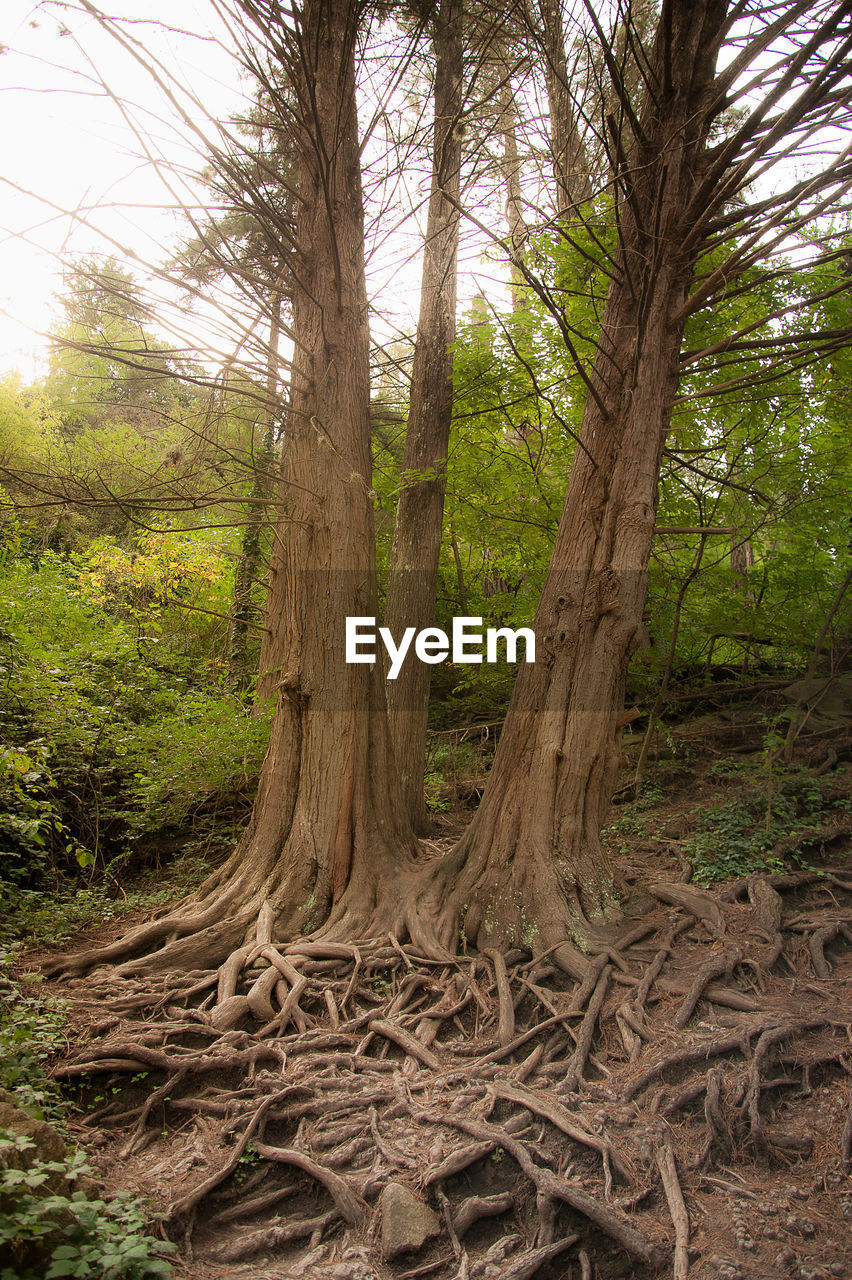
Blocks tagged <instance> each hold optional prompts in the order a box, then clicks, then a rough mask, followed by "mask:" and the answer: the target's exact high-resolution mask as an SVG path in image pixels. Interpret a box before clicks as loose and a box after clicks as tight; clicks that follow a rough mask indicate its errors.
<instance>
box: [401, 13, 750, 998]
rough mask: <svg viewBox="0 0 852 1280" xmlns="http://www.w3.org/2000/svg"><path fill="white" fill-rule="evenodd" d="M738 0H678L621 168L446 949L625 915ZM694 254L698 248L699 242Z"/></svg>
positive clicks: (461, 860) (575, 966)
mask: <svg viewBox="0 0 852 1280" xmlns="http://www.w3.org/2000/svg"><path fill="white" fill-rule="evenodd" d="M725 12H726V0H668V2H667V3H666V4H665V5H664V14H663V17H662V19H661V22H660V30H659V32H658V35H657V39H656V41H655V44H654V46H653V49H652V51H651V54H652V58H653V73H654V75H655V77H656V79H655V83H656V85H657V93H656V96H655V97H652V96H651V95H648V99H647V100H646V104H645V107H644V109H643V112H642V116H641V118H640V121H639V127H637V129H636V131H635V133H634V143H633V146H632V148H631V149H630V151H629V152H627V153H626V154H625V156H624V161H623V164H622V166H621V170H620V173H619V174H618V178H619V183H620V187H621V196H622V198H621V200H620V209H619V221H620V235H619V249H618V253H617V257H616V262H615V269H614V271H613V276H612V279H611V284H610V288H609V293H608V298H607V304H606V311H605V316H604V321H603V326H602V337H601V340H600V343H599V347H598V353H597V357H596V360H595V365H594V369H593V370H592V372H591V375H590V389H589V393H588V396H587V400H586V405H585V411H584V417H583V424H582V430H581V440H580V445H579V447H578V449H577V452H576V454H575V459H574V463H573V466H572V470H571V476H570V480H569V485H568V492H567V496H566V500H565V505H564V508H563V513H562V518H561V522H560V526H559V531H558V534H557V539H556V544H555V547H554V551H553V557H552V560H551V563H550V567H549V570H548V574H547V578H546V581H545V585H544V589H543V592H542V596H541V600H540V603H539V607H538V610H537V613H536V618H535V623H534V629H535V633H536V637H537V644H538V651H537V655H536V657H537V660H536V663H535V665H529V666H527V665H524V666H522V667H521V668H520V672H519V675H518V678H517V682H516V685H515V690H514V694H513V697H512V701H511V704H510V707H509V712H508V716H507V719H506V723H505V727H504V730H503V733H502V736H501V739H500V744H499V747H498V750H497V754H496V757H495V761H494V766H493V769H492V772H491V775H490V777H489V780H488V784H487V786H486V789H485V792H484V794H483V798H482V802H481V805H480V808H479V811H478V812H477V815H476V817H475V819H474V821H473V823H472V824H471V826H470V828H469V829H468V831H467V832H466V833H465V835H464V836H463V837H462V839H461V841H460V842H459V844H458V845H457V847H456V848H455V849H454V850H453V852H452V853H451V854H450V855H449V856H448V858H447V859H446V860H445V861H444V863H443V864H442V866H441V867H440V869H439V870H438V872H437V874H436V875H434V876H433V877H432V878H431V879H430V881H429V882H428V886H427V887H426V888H425V890H424V896H425V898H426V899H427V900H428V901H429V902H430V904H431V909H432V910H433V912H434V913H436V914H437V916H438V918H439V920H440V928H439V936H440V939H441V942H442V943H443V944H444V945H446V946H450V945H452V942H453V940H454V935H455V933H456V931H457V930H458V928H459V926H461V927H462V929H463V931H464V934H465V937H466V938H467V940H468V941H469V942H472V943H474V944H475V945H477V946H478V947H480V948H481V947H485V946H494V945H497V946H507V945H514V944H516V943H519V942H522V943H526V944H527V945H530V946H533V947H534V948H535V949H536V950H545V949H548V948H550V947H556V948H557V950H556V951H555V956H556V959H557V960H558V961H559V962H560V963H561V964H562V965H563V966H564V967H565V968H566V969H568V970H569V971H571V972H575V973H578V974H579V973H581V972H582V971H583V970H584V969H585V963H584V961H583V959H582V956H581V954H580V952H579V951H577V950H576V948H575V947H574V946H572V945H571V944H570V943H567V942H565V939H566V938H573V939H575V940H580V941H581V940H582V939H583V938H584V937H585V936H587V935H588V934H589V932H590V931H591V930H592V928H593V925H594V922H595V921H600V920H601V919H602V918H604V917H607V916H610V915H612V914H614V913H615V912H616V910H617V899H618V897H619V893H620V890H621V885H620V882H619V878H618V876H617V873H616V871H615V869H614V868H613V866H611V864H610V862H609V859H608V858H607V857H606V856H605V853H604V851H603V849H602V847H601V842H600V835H599V833H600V829H601V827H602V826H603V824H604V822H605V820H606V816H607V810H608V806H609V803H610V799H611V796H612V792H613V790H614V787H615V781H616V775H617V771H618V767H619V764H620V759H621V750H620V738H621V732H622V728H623V724H624V723H625V718H624V716H623V704H624V688H625V678H626V672H627V665H628V662H629V660H630V657H631V654H632V653H633V652H634V651H635V649H636V648H637V647H638V646H639V644H640V642H641V638H642V636H643V625H642V614H643V607H644V602H645V595H646V587H647V574H648V564H649V559H650V551H651V540H652V537H653V532H654V520H655V513H656V507H657V496H658V492H657V491H658V476H659V468H660V461H661V456H662V450H663V445H664V442H665V438H666V433H667V431H668V427H669V422H670V418H671V412H672V407H673V404H674V400H675V396H676V392H677V386H678V376H679V375H678V362H679V352H680V344H681V336H682V324H681V323H678V322H677V320H676V317H677V314H678V312H679V311H680V309H681V307H682V306H683V304H684V302H685V300H686V297H687V294H688V291H689V287H690V282H691V280H692V276H693V272H694V268H695V263H696V258H697V255H698V251H699V248H700V244H699V243H698V241H699V237H693V239H692V241H691V243H690V241H689V240H688V237H689V236H690V233H691V232H693V229H694V227H693V223H692V222H691V221H687V220H686V219H685V218H684V217H683V210H684V209H685V208H686V206H687V204H688V200H689V197H690V196H691V195H692V193H693V191H694V189H695V187H696V184H697V183H698V182H699V181H700V178H701V176H702V172H703V169H704V165H705V158H706V154H707V149H706V143H707V136H708V130H709V128H710V125H711V123H712V114H713V110H714V109H717V108H716V104H715V103H714V98H715V88H714V59H715V48H716V43H715V41H716V36H717V34H718V32H719V29H720V26H721V24H722V22H723V21H724V17H725ZM685 246H688V247H685Z"/></svg>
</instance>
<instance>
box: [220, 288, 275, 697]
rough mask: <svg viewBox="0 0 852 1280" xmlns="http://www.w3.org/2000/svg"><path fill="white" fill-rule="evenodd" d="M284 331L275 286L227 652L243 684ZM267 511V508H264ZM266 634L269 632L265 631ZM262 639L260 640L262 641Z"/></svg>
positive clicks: (233, 671)
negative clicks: (258, 435)
mask: <svg viewBox="0 0 852 1280" xmlns="http://www.w3.org/2000/svg"><path fill="white" fill-rule="evenodd" d="M280 335H281V291H280V288H278V287H276V288H275V289H274V290H273V295H272V315H271V317H270V322H269V342H268V344H267V348H266V399H265V401H264V407H263V423H262V433H261V448H260V456H259V457H258V458H256V459H255V467H254V480H253V482H252V488H251V496H252V499H253V500H254V501H253V502H252V503H251V504H250V509H249V511H248V512H247V517H248V522H247V523H246V526H245V528H244V529H243V534H242V539H241V545H240V554H239V558H238V559H237V564H236V568H235V570H234V593H233V622H232V623H231V642H230V647H229V652H228V669H229V671H230V673H231V677H232V678H233V679H234V680H235V681H236V683H237V684H238V685H239V686H240V687H245V686H246V685H247V684H248V682H249V679H250V677H251V674H252V672H251V671H250V669H249V661H248V632H249V626H250V625H251V615H252V613H253V612H254V610H253V607H252V601H251V597H252V588H253V587H254V583H255V579H256V578H257V572H258V565H259V563H260V550H261V540H262V532H263V529H264V527H266V520H265V517H261V508H260V506H259V505H258V503H259V500H262V499H264V498H265V499H268V498H269V496H270V489H271V487H272V466H273V452H274V451H273V446H274V432H275V411H276V409H277V407H278V346H279V340H280ZM264 511H265V508H264ZM263 634H264V638H265V637H266V634H267V633H266V632H265V631H264V633H263ZM262 644H263V642H261V645H262Z"/></svg>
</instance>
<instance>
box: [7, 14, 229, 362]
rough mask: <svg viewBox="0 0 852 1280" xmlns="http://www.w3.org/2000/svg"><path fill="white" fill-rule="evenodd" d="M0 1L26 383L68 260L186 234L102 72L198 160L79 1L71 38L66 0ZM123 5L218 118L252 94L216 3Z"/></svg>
mask: <svg viewBox="0 0 852 1280" xmlns="http://www.w3.org/2000/svg"><path fill="white" fill-rule="evenodd" d="M0 9H2V13H0V44H2V45H3V46H5V52H4V54H3V56H2V57H0V113H2V114H0V120H2V125H0V175H2V179H3V181H2V182H0V373H2V372H6V371H9V370H10V369H14V368H18V369H19V370H20V372H21V373H22V375H23V376H24V377H25V378H26V377H30V376H32V374H33V373H34V372H35V371H37V369H38V363H39V353H41V354H42V356H43V353H44V351H45V349H46V343H45V340H44V338H43V337H41V336H40V334H39V331H43V330H44V329H45V328H49V327H50V321H51V314H52V312H51V297H52V295H53V294H55V293H56V292H57V290H58V288H59V286H60V279H59V270H60V268H59V262H58V259H57V255H59V254H63V253H67V252H68V251H69V250H70V251H72V252H74V253H80V254H82V253H86V252H94V251H101V252H103V251H104V250H105V248H108V247H109V246H108V244H107V243H106V242H105V240H104V236H107V237H111V238H113V240H114V241H115V242H116V244H115V251H116V256H118V257H122V256H124V255H123V253H122V251H121V250H122V248H124V249H126V250H130V251H133V252H135V253H136V254H137V255H138V257H139V258H140V259H141V260H143V261H145V260H152V259H154V260H156V259H158V258H162V257H163V256H165V255H166V254H167V252H168V250H169V249H170V248H171V247H172V246H173V245H174V244H175V243H176V242H177V240H178V238H179V235H178V226H179V223H178V220H177V218H176V215H175V214H174V212H173V211H172V210H171V209H169V208H166V207H163V206H167V205H168V204H170V203H173V201H172V200H171V197H170V195H169V193H168V192H167V191H166V189H165V188H164V186H163V183H162V182H161V181H160V180H159V179H158V177H157V173H156V169H155V167H154V166H153V165H152V164H148V163H145V162H143V161H141V160H140V158H139V147H138V144H137V143H136V141H135V139H134V137H133V133H132V131H131V129H130V128H129V127H128V121H127V120H125V119H123V118H122V116H121V113H120V111H119V109H118V107H117V105H116V104H115V103H114V102H113V101H111V100H110V98H109V97H108V95H107V94H106V93H105V91H104V89H103V87H102V86H101V85H100V84H99V83H98V79H99V76H100V75H101V74H103V75H104V76H106V77H108V80H109V83H110V85H111V87H113V88H115V89H116V90H117V91H118V92H120V93H121V95H122V98H123V99H124V100H125V101H126V102H131V103H134V104H135V106H134V114H135V118H136V121H137V123H139V124H140V125H141V126H142V127H143V128H144V130H145V132H146V133H150V134H151V135H152V136H153V138H154V139H155V141H156V140H159V141H160V142H161V143H162V145H163V149H164V151H165V152H166V153H167V154H168V156H169V158H170V159H171V160H177V161H178V162H182V161H184V160H187V161H188V162H189V163H190V164H192V156H191V155H190V154H189V153H188V152H187V151H186V150H184V151H183V153H182V154H181V152H180V150H179V148H178V142H177V137H176V135H175V134H174V133H173V131H172V130H171V129H170V128H166V127H163V126H161V125H160V124H159V122H158V118H162V115H163V114H164V113H163V106H162V100H161V98H160V95H159V94H158V93H157V90H156V88H155V86H154V84H153V82H152V80H151V77H150V76H149V75H148V74H147V73H146V72H145V71H144V70H143V69H142V68H141V67H140V66H139V65H138V64H137V63H135V62H134V60H133V59H132V58H131V57H130V56H128V55H125V54H122V52H121V50H120V49H119V48H118V47H117V45H116V43H115V41H113V40H112V39H111V38H110V37H109V36H108V35H106V34H105V33H104V32H103V31H102V30H100V29H99V27H98V26H97V24H96V23H94V22H93V21H91V20H90V19H86V18H84V17H83V16H81V14H80V13H79V12H78V11H72V10H71V9H70V8H69V10H68V12H67V14H66V15H65V21H66V22H67V24H68V27H69V28H70V33H69V34H66V35H61V34H60V31H61V27H62V23H63V12H62V9H61V8H60V7H59V6H58V5H53V6H51V7H49V8H48V7H42V6H40V5H38V4H34V3H33V2H32V0H3V4H2V6H0ZM121 9H123V10H124V12H131V11H132V13H133V15H134V18H136V19H138V21H137V22H136V23H135V24H134V26H133V33H134V34H135V36H136V37H137V38H138V39H139V40H140V41H142V42H143V43H144V47H145V49H146V50H147V51H149V52H150V53H151V54H153V55H154V56H155V57H158V58H161V59H162V60H163V61H164V63H166V64H167V65H168V66H169V67H170V68H171V69H172V70H176V69H179V72H180V75H181V79H182V81H183V82H184V83H185V84H187V85H191V86H192V87H193V88H194V90H195V92H196V93H197V94H198V96H199V97H200V98H201V99H202V100H203V101H204V103H205V107H206V109H207V110H208V111H209V112H210V113H211V114H213V115H214V116H215V115H216V114H217V113H220V114H221V115H226V114H227V113H228V112H229V111H233V110H234V108H235V105H237V104H238V103H241V102H242V101H243V98H242V91H241V88H240V84H239V78H238V75H237V68H236V65H235V63H234V60H233V59H232V58H231V57H230V56H229V55H228V54H227V52H226V50H224V49H223V48H222V47H221V46H219V45H218V44H217V43H216V42H215V41H214V40H213V39H211V38H209V36H210V26H211V19H213V18H214V16H215V15H214V10H213V6H212V5H211V4H210V3H209V2H208V0H169V4H168V6H166V5H164V4H163V2H162V0H124V3H123V4H122V5H121V6H120V7H119V11H120V10H121ZM112 11H113V12H114V11H115V10H112ZM164 12H167V13H168V17H169V22H170V24H171V25H172V26H173V27H175V28H178V27H180V28H183V29H184V30H185V31H186V32H194V33H200V34H202V35H203V34H205V33H206V34H207V35H208V38H207V39H206V40H204V39H200V38H199V35H189V34H186V35H181V34H178V33H176V32H167V31H166V30H165V29H164V28H163V27H162V25H161V20H162V17H163V14H164ZM87 60H90V65H87ZM72 68H73V69H75V70H76V74H74V73H73V72H72V70H71V69H72ZM196 114H197V116H198V118H199V119H200V118H201V115H202V113H201V112H200V111H198V112H197V113H196ZM26 192H35V193H36V194H37V195H39V196H42V197H49V200H50V201H51V202H52V204H53V205H55V206H56V207H55V208H51V207H50V206H49V205H47V204H45V203H44V201H43V200H39V199H37V198H35V197H34V196H30V195H27V194H25V193H26ZM75 210H78V211H79V215H80V216H79V217H75V216H74V211H75ZM87 224H89V225H87Z"/></svg>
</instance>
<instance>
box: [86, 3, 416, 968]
mask: <svg viewBox="0 0 852 1280" xmlns="http://www.w3.org/2000/svg"><path fill="white" fill-rule="evenodd" d="M358 7H359V6H358V4H357V0H350V2H349V3H340V0H306V3H305V6H304V9H303V11H302V15H301V22H300V24H299V27H298V30H297V33H296V35H295V36H293V37H291V38H292V39H293V40H297V41H298V47H297V49H295V50H294V51H293V63H294V65H295V67H296V68H297V70H296V72H295V76H294V79H295V82H296V85H297V92H298V107H299V123H298V127H297V135H298V137H297V145H298V152H299V178H298V192H299V211H298V218H297V232H296V236H297V244H296V250H297V265H296V273H295V274H296V279H295V283H294V288H293V316H294V318H293V324H294V336H295V345H294V354H293V361H292V378H291V399H290V407H289V412H288V421H287V428H286V431H285V435H284V455H283V460H282V490H283V503H284V510H283V514H282V518H281V520H280V523H279V526H278V529H277V537H278V538H279V541H280V546H281V562H282V565H283V571H282V573H281V575H280V577H281V582H280V588H279V592H278V596H277V599H278V602H279V605H278V607H279V608H280V610H281V612H280V617H279V618H278V619H277V620H276V621H277V626H278V627H279V628H280V635H281V648H280V653H281V674H280V677H279V679H278V702H277V709H276V712H275V717H274V720H273V724H272V732H271V740H270V745H269V751H268V753H267V756H266V759H265V761H264V764H263V768H262V772H261V777H260V784H259V789H258V795H257V799H256V801H255V805H254V810H253V812H252V818H251V821H250V824H249V827H248V829H247V832H246V834H245V835H244V837H243V839H242V840H241V841H240V844H239V845H238V846H237V848H236V850H235V851H234V853H233V854H232V856H231V858H230V859H229V860H228V861H227V862H226V863H225V864H224V866H223V867H222V868H221V869H220V870H219V871H218V872H216V873H215V874H214V875H213V876H211V877H210V878H209V879H208V880H207V881H206V882H205V883H204V884H203V885H202V886H201V888H200V889H199V891H198V893H197V894H196V895H195V897H194V898H193V899H191V900H190V901H189V902H187V903H185V904H183V905H182V906H181V907H179V908H178V909H177V910H176V911H175V912H173V913H171V914H170V915H168V916H166V917H164V918H163V919H161V920H157V921H153V922H152V923H150V924H147V925H143V926H141V927H140V928H139V929H137V930H135V931H131V933H129V934H128V935H127V936H126V937H125V938H124V939H122V940H121V941H120V942H118V943H116V944H115V945H114V946H112V947H108V948H105V949H103V950H101V951H100V952H96V953H84V954H83V955H81V956H79V957H76V958H74V959H73V960H72V962H70V963H69V964H68V965H67V966H66V968H67V969H69V970H71V971H76V970H82V969H85V968H86V967H88V965H89V964H90V963H91V962H92V960H93V959H95V960H97V961H99V962H102V961H104V960H108V959H110V958H113V956H123V955H126V954H131V955H132V954H133V953H134V952H136V951H138V950H141V949H143V948H145V949H148V948H150V947H151V945H152V944H153V943H155V942H157V941H160V940H164V941H165V943H166V944H165V946H162V947H161V948H160V949H159V950H156V951H153V952H150V953H149V954H147V955H145V956H144V957H142V958H141V959H139V960H130V961H128V962H127V963H125V964H124V965H123V966H121V967H120V968H119V970H118V972H119V973H141V972H156V971H160V970H163V969H166V970H168V969H171V968H174V967H179V966H181V965H186V964H191V965H192V966H198V965H211V964H217V963H222V962H223V960H224V959H225V957H227V955H228V954H229V952H230V951H231V950H232V949H233V948H239V947H240V946H241V945H245V946H251V944H252V943H254V942H256V941H264V940H265V941H268V940H269V937H270V935H271V934H273V933H274V936H275V937H276V938H287V937H288V936H292V935H295V934H300V933H309V932H311V931H313V930H316V929H318V928H319V927H320V926H323V925H326V926H328V928H329V930H330V931H334V929H335V928H337V929H338V930H339V931H340V933H342V934H344V935H346V936H358V935H363V934H364V933H368V932H370V931H371V929H373V928H379V927H380V928H381V929H383V930H384V931H387V930H388V929H393V928H395V927H397V914H398V912H401V911H402V910H403V908H401V907H398V905H394V904H397V902H398V898H397V895H403V893H404V891H403V888H402V885H403V877H402V875H401V872H402V870H403V865H404V861H405V858H406V855H413V853H414V851H415V848H414V838H413V835H412V832H411V828H410V825H409V823H408V819H407V816H406V813H405V810H404V807H403V805H402V800H401V794H400V791H399V786H398V781H397V775H396V769H395V766H394V761H393V753H392V750H391V745H390V734H389V730H388V722H387V712H386V705H385V695H384V680H383V678H382V671H381V666H380V664H373V665H372V666H369V665H363V664H347V663H346V662H345V620H346V617H347V616H352V615H359V616H360V615H374V616H375V615H376V614H377V612H378V604H377V587H376V571H375V563H376V561H375V541H374V529H373V495H372V461H371V443H370V383H369V333H368V327H367V324H368V320H367V295H366V287H365V278H364V214H363V204H362V197H361V175H360V151H359V139H358V128H357V117H356V106H355V73H354V52H355V41H356V35H357V19H356V14H357V12H358ZM380 899H381V904H382V905H381V908H380V909H379V911H380V914H381V925H380V926H379V925H376V923H375V917H376V914H377V904H378V903H379V901H380ZM400 927H401V926H400ZM414 932H415V933H416V930H414ZM175 935H177V936H175Z"/></svg>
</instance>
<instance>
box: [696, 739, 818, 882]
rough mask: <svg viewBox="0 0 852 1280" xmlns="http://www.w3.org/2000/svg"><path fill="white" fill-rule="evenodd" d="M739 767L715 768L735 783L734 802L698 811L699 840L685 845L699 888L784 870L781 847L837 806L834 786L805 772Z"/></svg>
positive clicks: (727, 764) (725, 764)
mask: <svg viewBox="0 0 852 1280" xmlns="http://www.w3.org/2000/svg"><path fill="white" fill-rule="evenodd" d="M736 765H737V762H735V761H734V762H731V761H722V762H720V765H719V766H717V774H718V775H719V776H726V777H729V778H732V779H733V778H736V779H737V786H736V799H734V800H727V801H725V802H723V803H722V804H719V805H714V806H712V807H710V808H706V807H704V808H702V809H701V810H699V811H698V813H697V815H696V817H697V822H696V831H695V834H694V835H693V836H692V837H691V838H690V839H689V840H688V841H686V842H685V843H684V845H683V853H684V855H685V856H686V857H687V858H688V859H689V861H690V862H691V863H692V864H693V868H694V870H695V879H696V881H697V882H698V883H699V884H705V885H707V884H711V883H713V882H714V881H717V880H727V879H731V878H735V877H739V876H747V875H751V874H752V873H753V872H755V871H767V870H772V871H780V870H783V868H784V862H783V859H781V858H780V857H778V856H777V855H776V854H774V853H773V850H774V849H775V847H776V846H777V845H778V844H779V842H780V841H782V840H783V839H784V838H785V837H787V836H791V835H794V834H795V833H796V832H797V831H801V830H803V829H805V828H807V827H811V826H814V825H816V824H818V823H819V822H820V821H826V820H827V818H828V816H829V815H830V814H831V812H832V811H834V810H836V806H837V804H838V801H837V798H836V797H835V796H832V795H831V793H830V783H828V782H826V781H825V780H824V779H821V778H816V777H814V776H813V774H812V773H809V772H808V771H807V770H805V769H798V768H790V769H786V770H778V771H774V770H772V768H771V766H769V765H767V764H765V765H764V766H763V767H762V768H760V769H757V770H755V769H754V768H752V769H751V770H749V769H738V768H736Z"/></svg>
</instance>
